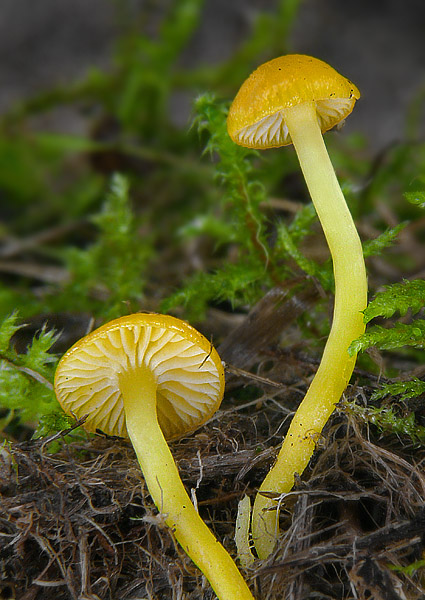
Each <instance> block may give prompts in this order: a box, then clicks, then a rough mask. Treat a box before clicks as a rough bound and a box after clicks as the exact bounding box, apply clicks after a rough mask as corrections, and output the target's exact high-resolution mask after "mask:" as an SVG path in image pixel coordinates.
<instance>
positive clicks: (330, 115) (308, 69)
mask: <svg viewBox="0 0 425 600" xmlns="http://www.w3.org/2000/svg"><path fill="white" fill-rule="evenodd" d="M359 98H360V92H359V90H358V89H357V88H356V86H355V85H354V83H352V82H351V81H349V80H348V79H346V78H345V77H343V76H342V75H340V74H339V73H338V72H337V71H335V69H333V68H332V67H330V66H329V65H328V64H326V63H325V62H323V61H321V60H319V59H318V58H313V57H311V56H305V55H303V54H288V55H286V56H280V57H279V58H275V59H273V60H270V61H269V62H266V63H264V64H263V65H261V66H260V67H258V69H257V70H256V71H254V72H253V73H252V74H251V75H250V76H249V77H248V79H247V80H246V81H245V82H244V83H243V84H242V87H241V88H240V90H239V92H238V93H237V95H236V97H235V99H234V101H233V103H232V105H231V107H230V110H229V115H228V118H227V130H228V132H229V135H230V137H231V138H232V140H233V141H234V142H236V144H239V145H240V146H246V147H248V148H259V149H261V148H276V147H278V146H285V145H287V144H291V137H290V135H289V133H288V128H287V127H286V125H285V120H284V116H283V114H282V112H281V111H282V109H285V108H291V107H293V106H296V105H297V104H301V103H303V102H314V103H315V105H316V110H317V118H318V121H319V125H320V128H321V130H322V132H325V131H327V130H328V129H331V128H332V127H334V126H335V125H337V123H339V122H340V121H342V120H343V119H345V117H347V116H348V115H349V114H350V113H351V111H352V110H353V107H354V104H355V102H356V100H358V99H359Z"/></svg>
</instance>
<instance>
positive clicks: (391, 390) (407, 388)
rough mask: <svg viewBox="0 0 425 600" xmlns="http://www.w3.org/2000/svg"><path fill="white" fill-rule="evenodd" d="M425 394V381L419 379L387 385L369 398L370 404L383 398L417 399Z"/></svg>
mask: <svg viewBox="0 0 425 600" xmlns="http://www.w3.org/2000/svg"><path fill="white" fill-rule="evenodd" d="M421 394H425V381H421V380H420V379H411V380H410V381H397V382H396V383H387V384H385V385H383V386H382V388H381V389H379V390H377V391H376V392H374V393H373V394H372V396H371V398H370V400H371V402H375V401H376V400H380V399H381V398H385V396H399V400H401V401H403V400H408V399H409V398H417V397H418V396H420V395H421Z"/></svg>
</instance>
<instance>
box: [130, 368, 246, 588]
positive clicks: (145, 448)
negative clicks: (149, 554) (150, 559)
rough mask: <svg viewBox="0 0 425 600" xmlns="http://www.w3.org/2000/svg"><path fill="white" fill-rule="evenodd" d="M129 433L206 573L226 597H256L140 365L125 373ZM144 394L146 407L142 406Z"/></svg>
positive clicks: (153, 491)
mask: <svg viewBox="0 0 425 600" xmlns="http://www.w3.org/2000/svg"><path fill="white" fill-rule="evenodd" d="M120 390H121V394H122V398H123V401H124V408H125V415H126V426H127V432H128V435H129V437H130V439H131V442H132V444H133V446H134V449H135V451H136V455H137V459H138V461H139V464H140V467H141V469H142V472H143V476H144V479H145V482H146V485H147V486H148V489H149V493H150V495H151V496H152V499H153V501H154V502H155V505H156V507H157V508H158V510H159V511H160V513H161V514H163V515H164V516H165V522H166V524H167V525H168V527H170V528H171V530H172V531H173V533H174V535H175V537H176V539H177V541H178V542H179V544H180V545H181V546H182V548H183V549H184V551H185V552H186V554H187V555H188V556H189V557H190V558H191V559H192V560H193V562H194V563H195V564H196V565H197V566H198V567H199V569H200V570H201V571H202V572H203V573H204V575H205V577H206V578H207V579H208V581H209V582H210V584H211V586H212V588H213V590H214V591H215V593H216V594H217V597H218V598H219V599H221V600H233V599H235V598H238V599H241V600H253V596H252V595H251V593H250V591H249V589H248V586H247V585H246V583H245V581H244V580H243V578H242V575H241V574H240V572H239V571H238V569H237V567H236V565H235V563H234V562H233V560H232V559H231V557H230V555H229V554H228V553H227V551H226V550H225V549H224V548H223V546H222V545H221V544H220V542H218V540H216V538H215V537H214V535H213V534H212V533H211V531H210V530H209V529H208V527H207V526H206V525H205V523H204V522H203V520H202V519H201V517H200V516H199V514H198V512H197V511H196V510H195V508H194V506H193V504H192V502H191V500H190V498H189V496H188V494H187V492H186V490H185V488H184V486H183V483H182V481H181V479H180V476H179V473H178V470H177V467H176V464H175V462H174V459H173V456H172V454H171V452H170V449H169V447H168V444H167V442H166V441H165V438H164V436H163V433H162V431H161V429H160V427H159V424H158V419H157V409H156V393H157V384H156V380H155V378H154V376H153V375H152V373H151V372H150V371H149V370H148V369H147V368H145V369H143V368H141V367H138V369H137V370H133V371H132V372H130V373H129V372H126V374H125V377H120ZM142 394H143V406H144V408H143V411H141V410H140V402H141V395H142Z"/></svg>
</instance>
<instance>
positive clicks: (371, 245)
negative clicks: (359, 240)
mask: <svg viewBox="0 0 425 600" xmlns="http://www.w3.org/2000/svg"><path fill="white" fill-rule="evenodd" d="M407 224H408V223H407V222H404V223H400V224H399V225H396V226H395V227H391V228H389V229H387V230H386V231H384V232H383V233H381V235H379V236H378V237H377V238H375V239H374V240H369V241H367V242H365V243H364V244H363V254H364V256H365V258H367V257H369V256H377V255H378V254H382V252H383V251H384V250H385V249H386V248H388V247H389V246H391V245H392V244H393V243H394V242H395V240H396V239H397V237H398V235H399V233H400V231H403V229H404V228H405V227H406V225H407Z"/></svg>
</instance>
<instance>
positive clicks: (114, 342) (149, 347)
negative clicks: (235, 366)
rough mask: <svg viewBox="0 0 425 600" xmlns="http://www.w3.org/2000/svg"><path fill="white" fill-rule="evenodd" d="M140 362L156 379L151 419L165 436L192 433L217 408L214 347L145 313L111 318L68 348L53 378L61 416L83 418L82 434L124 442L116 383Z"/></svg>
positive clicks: (219, 381) (219, 372)
mask: <svg viewBox="0 0 425 600" xmlns="http://www.w3.org/2000/svg"><path fill="white" fill-rule="evenodd" d="M141 365H142V366H143V365H144V366H145V367H147V368H148V369H150V371H151V373H152V374H153V376H154V378H155V380H156V382H157V386H158V387H157V415H158V422H159V424H160V427H161V429H162V432H163V433H164V436H165V437H166V438H167V439H169V440H170V439H174V438H178V437H181V436H182V435H184V434H185V433H187V432H189V431H193V430H194V429H196V428H197V427H199V426H200V425H202V423H205V421H207V420H208V419H209V418H210V416H211V415H212V414H214V412H215V411H216V410H217V409H218V407H219V405H220V402H221V399H222V396H223V390H224V371H223V366H222V363H221V360H220V357H219V356H218V354H217V352H216V350H215V349H214V348H213V347H212V345H211V344H210V343H209V342H208V340H207V339H206V338H205V337H204V336H203V335H202V334H200V333H199V332H198V331H196V329H194V328H193V327H191V326H190V325H188V324H187V323H185V322H184V321H181V320H180V319H176V318H174V317H170V316H167V315H157V314H144V313H137V314H134V315H129V316H125V317H121V318H119V319H115V320H114V321H111V322H110V323H107V324H106V325H103V326H102V327H100V328H99V329H96V330H95V331H93V332H92V333H91V334H89V335H88V336H86V337H85V338H83V339H82V340H80V341H79V342H77V343H76V344H75V345H74V346H72V348H70V350H68V352H67V353H66V354H65V355H64V356H63V357H62V359H61V361H60V362H59V365H58V368H57V371H56V376H55V391H56V395H57V398H58V401H59V402H60V404H61V406H62V408H63V409H64V410H65V412H66V413H68V414H73V415H75V416H77V417H82V416H84V415H86V414H88V417H87V420H86V422H85V424H84V427H85V429H87V430H88V431H93V432H94V431H96V429H100V430H101V431H103V432H104V433H106V434H109V435H118V436H123V437H127V431H126V427H125V414H124V403H123V399H122V396H121V392H120V387H119V378H120V377H122V376H123V374H125V372H126V371H129V370H133V369H137V368H138V367H139V366H141ZM140 402H141V404H142V403H143V389H141V390H140Z"/></svg>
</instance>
